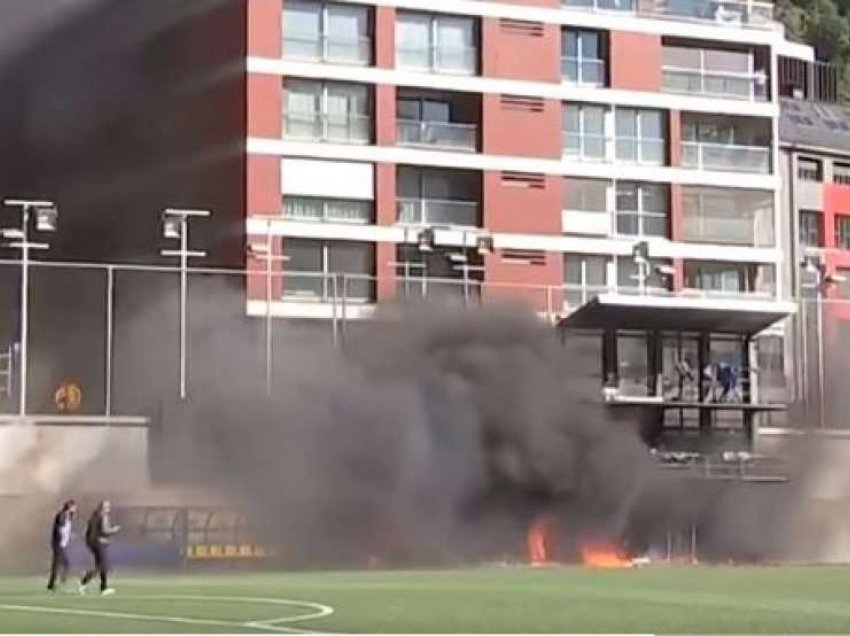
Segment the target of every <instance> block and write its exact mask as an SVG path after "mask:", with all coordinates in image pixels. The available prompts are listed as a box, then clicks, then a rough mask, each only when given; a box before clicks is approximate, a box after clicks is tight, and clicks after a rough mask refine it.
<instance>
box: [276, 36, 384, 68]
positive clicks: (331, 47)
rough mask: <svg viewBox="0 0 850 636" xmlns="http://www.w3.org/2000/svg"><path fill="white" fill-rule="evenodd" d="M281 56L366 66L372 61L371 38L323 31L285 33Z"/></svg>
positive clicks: (292, 58)
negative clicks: (324, 32)
mask: <svg viewBox="0 0 850 636" xmlns="http://www.w3.org/2000/svg"><path fill="white" fill-rule="evenodd" d="M283 57H284V58H285V59H291V60H304V61H309V62H331V63H337V64H355V65H358V66H367V65H369V64H370V63H371V62H372V39H371V38H368V37H356V36H344V35H337V34H323V33H286V34H284V36H283Z"/></svg>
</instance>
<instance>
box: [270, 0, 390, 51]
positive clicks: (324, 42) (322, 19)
mask: <svg viewBox="0 0 850 636" xmlns="http://www.w3.org/2000/svg"><path fill="white" fill-rule="evenodd" d="M316 4H318V5H319V7H318V16H319V31H318V33H317V34H316V35H317V36H318V38H319V42H321V53H320V55H319V56H318V58H317V60H318V61H320V62H333V63H335V64H351V65H354V66H369V65H370V64H371V63H372V53H371V49H372V43H373V41H374V36H373V32H372V30H371V29H367V32H366V35H365V36H361V38H362V40H363V41H365V42H367V43H368V45H367V47H366V50H367V55H366V56H365V59H361V58H360V57H357V58H339V57H336V56H332V55H330V54H329V52H330V42H331V39H330V38H331V35H332V34H331V33H330V31H329V29H328V24H329V22H330V19H329V13H330V9H331V8H332V7H345V8H346V9H349V10H352V9H353V10H361V11H363V12H364V13H365V15H366V18H367V21H366V23H367V24H369V18H370V16H369V8H368V7H367V6H366V5H363V6H362V7H361V6H359V5H355V4H347V3H346V4H340V3H338V2H318V3H316ZM289 35H290V37H291V36H292V35H293V34H289ZM286 38H287V32H286V6H285V5H284V7H283V40H284V57H286V53H285V50H286V45H285V43H286ZM299 59H301V58H299Z"/></svg>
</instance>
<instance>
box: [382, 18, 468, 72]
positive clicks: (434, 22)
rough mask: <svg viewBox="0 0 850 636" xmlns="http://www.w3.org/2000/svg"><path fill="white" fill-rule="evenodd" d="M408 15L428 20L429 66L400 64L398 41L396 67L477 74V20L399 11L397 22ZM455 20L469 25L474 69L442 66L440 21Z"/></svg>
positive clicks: (397, 44)
mask: <svg viewBox="0 0 850 636" xmlns="http://www.w3.org/2000/svg"><path fill="white" fill-rule="evenodd" d="M406 15H413V16H420V17H423V18H426V19H427V20H428V66H427V68H425V69H422V68H421V67H417V66H410V65H405V64H402V63H400V61H399V50H398V46H399V42H398V39H396V56H395V57H396V66H397V67H398V68H399V69H409V70H427V71H428V72H431V73H439V74H442V75H463V76H472V75H476V74H477V70H478V52H479V48H480V47H479V43H478V41H477V40H476V37H475V35H476V30H475V18H473V17H470V16H442V15H440V14H436V13H419V12H414V11H399V13H398V14H397V15H396V20H397V21H399V20H404V17H405V16H406ZM449 19H450V20H453V21H466V22H467V23H468V24H469V28H470V35H471V39H472V43H473V45H472V46H471V47H470V50H471V51H472V53H473V55H472V57H473V60H472V68H470V69H460V68H447V67H444V66H442V64H441V63H440V62H441V60H440V51H441V42H440V28H439V25H440V21H441V20H449Z"/></svg>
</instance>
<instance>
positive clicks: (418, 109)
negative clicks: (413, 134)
mask: <svg viewBox="0 0 850 636" xmlns="http://www.w3.org/2000/svg"><path fill="white" fill-rule="evenodd" d="M396 108H397V109H398V118H399V119H406V120H408V121H421V120H422V102H421V101H419V100H418V99H409V98H406V97H399V99H398V101H397V102H396Z"/></svg>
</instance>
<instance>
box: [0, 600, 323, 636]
mask: <svg viewBox="0 0 850 636" xmlns="http://www.w3.org/2000/svg"><path fill="white" fill-rule="evenodd" d="M119 599H124V600H136V601H163V600H164V601H204V602H221V603H252V604H257V605H287V606H296V607H303V608H305V609H310V610H312V611H311V612H309V613H307V614H296V615H294V616H283V617H280V618H270V619H261V620H254V621H226V620H217V619H207V618H188V617H184V616H169V615H162V614H136V613H132V612H112V611H105V610H87V609H74V608H70V607H69V608H64V607H63V608H60V607H48V606H43V605H6V604H0V611H2V610H6V611H10V612H30V613H35V614H38V613H43V614H65V615H70V616H89V617H93V618H118V619H124V620H131V621H150V622H162V623H176V624H184V625H207V626H216V627H231V628H233V627H236V628H242V629H252V630H260V631H271V632H278V633H288V634H305V633H317V632H312V631H310V630H305V629H300V628H296V627H285V626H284V625H281V623H300V622H303V621H308V620H315V619H318V618H324V617H326V616H330V615H331V614H333V613H334V609H333V608H332V607H330V606H329V605H323V604H321V603H313V602H310V601H295V600H291V599H281V598H256V597H250V596H201V595H176V596H164V595H163V596H147V595H145V596H121V597H119Z"/></svg>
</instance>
